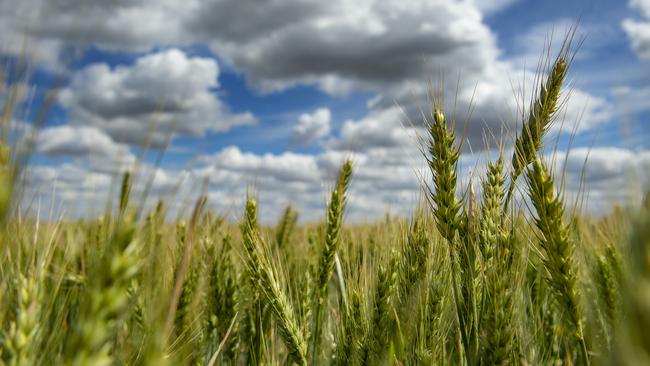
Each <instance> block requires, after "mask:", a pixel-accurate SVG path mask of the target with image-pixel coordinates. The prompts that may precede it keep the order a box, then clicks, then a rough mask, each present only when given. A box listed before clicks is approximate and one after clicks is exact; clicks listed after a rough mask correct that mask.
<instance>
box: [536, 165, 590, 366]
mask: <svg viewBox="0 0 650 366" xmlns="http://www.w3.org/2000/svg"><path fill="white" fill-rule="evenodd" d="M526 181H527V183H528V187H529V197H530V200H531V201H532V203H533V206H534V207H535V211H536V216H535V224H536V226H537V228H538V229H539V232H540V246H541V248H542V250H543V255H544V257H543V258H542V259H543V263H544V267H545V269H546V272H547V276H548V277H549V283H550V284H551V287H552V288H553V290H554V291H555V299H556V300H557V302H558V304H559V305H560V307H561V308H562V309H563V311H564V312H565V313H566V315H567V316H568V319H569V321H570V323H571V325H572V326H573V327H574V334H575V337H576V340H577V341H578V342H579V344H580V350H581V352H582V358H583V362H584V363H585V364H589V352H588V351H587V345H586V340H585V335H584V325H583V309H582V305H581V301H580V289H579V284H578V273H577V269H576V263H575V259H574V252H575V243H573V241H572V236H571V233H570V232H569V226H568V225H567V224H566V223H565V222H564V203H563V202H562V200H561V198H560V196H559V195H557V194H556V192H555V186H554V184H553V177H552V175H551V173H550V172H549V171H548V169H547V168H546V166H545V165H544V164H543V163H542V162H541V161H540V160H539V159H535V160H534V161H533V164H532V166H531V167H530V168H528V170H527V172H526Z"/></svg>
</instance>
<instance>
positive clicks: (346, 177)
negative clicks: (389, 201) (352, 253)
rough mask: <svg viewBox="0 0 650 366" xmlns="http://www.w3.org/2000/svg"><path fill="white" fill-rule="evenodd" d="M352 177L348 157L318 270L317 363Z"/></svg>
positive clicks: (314, 327) (314, 359) (315, 312)
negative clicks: (324, 308)
mask: <svg viewBox="0 0 650 366" xmlns="http://www.w3.org/2000/svg"><path fill="white" fill-rule="evenodd" d="M351 177H352V161H351V160H347V161H345V162H344V163H343V165H342V166H341V169H340V170H339V175H338V178H337V179H336V186H335V187H334V190H333V191H332V194H331V196H330V201H329V204H328V207H327V223H326V229H325V245H324V246H323V252H322V253H321V255H320V258H319V264H318V273H317V277H316V284H315V286H316V287H315V291H314V305H313V310H312V323H313V325H312V332H311V337H312V339H311V341H312V363H317V362H318V358H319V355H320V342H321V332H322V323H323V320H324V319H323V315H324V314H323V307H324V306H326V303H327V297H328V285H329V281H330V278H331V277H332V272H333V271H334V258H335V255H336V253H337V251H338V250H339V245H340V234H341V225H342V223H343V212H344V211H345V204H346V201H347V197H346V194H347V190H348V186H349V184H350V178H351Z"/></svg>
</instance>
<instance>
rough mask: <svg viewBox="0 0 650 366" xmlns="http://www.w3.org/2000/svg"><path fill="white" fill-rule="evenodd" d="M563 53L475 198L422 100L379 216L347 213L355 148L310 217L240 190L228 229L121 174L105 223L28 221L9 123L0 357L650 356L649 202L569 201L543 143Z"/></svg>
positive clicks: (7, 361) (380, 359) (438, 115)
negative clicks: (405, 172)
mask: <svg viewBox="0 0 650 366" xmlns="http://www.w3.org/2000/svg"><path fill="white" fill-rule="evenodd" d="M569 49H570V47H564V48H563V49H562V50H561V51H560V53H559V54H558V56H557V57H556V58H554V59H552V60H551V62H550V63H549V67H548V68H547V70H545V73H544V74H543V75H542V77H540V85H539V86H538V88H537V90H536V95H535V96H534V98H535V99H534V100H533V101H532V102H531V103H530V108H529V111H528V114H527V116H526V118H524V119H523V121H521V129H520V131H518V133H516V141H515V143H514V153H511V154H508V155H507V156H506V155H505V154H502V156H501V157H500V158H498V159H497V160H495V161H491V162H489V164H488V165H487V167H485V172H484V174H483V176H478V177H476V179H478V180H480V183H479V184H480V186H481V189H480V191H479V192H480V193H478V194H474V192H472V191H470V190H467V189H463V188H462V187H459V184H458V160H459V155H460V149H461V147H460V146H459V143H458V140H457V138H456V136H455V132H454V131H455V129H454V128H453V122H452V121H449V120H448V117H447V116H448V115H449V113H448V112H447V111H445V110H444V108H443V106H442V105H441V104H439V103H437V101H433V102H432V105H431V110H430V113H429V115H428V118H427V121H426V123H427V131H428V135H427V136H423V139H422V146H421V147H422V153H423V155H424V157H425V158H426V160H427V163H428V168H429V170H428V174H429V176H428V177H425V178H426V179H424V180H423V181H425V182H429V183H428V184H424V187H423V192H424V193H423V195H424V196H425V198H426V200H423V204H422V205H421V207H417V208H416V207H414V208H413V212H414V213H413V215H412V217H410V218H391V217H386V219H385V220H380V221H377V222H375V223H374V224H365V225H353V224H346V222H345V209H346V201H347V199H348V194H349V193H348V189H347V188H348V186H349V184H350V182H351V181H353V180H354V179H355V166H354V162H353V161H346V162H342V165H341V167H340V171H339V174H338V179H337V180H336V182H335V183H334V185H333V189H332V190H331V192H330V193H329V195H328V201H327V212H326V213H325V217H326V220H325V221H324V222H322V223H315V224H298V213H297V212H296V211H295V210H293V209H292V208H291V207H287V208H286V209H285V211H284V214H283V215H281V219H280V220H279V222H278V224H277V225H276V226H275V227H269V226H264V225H260V224H258V217H257V210H258V207H257V203H256V200H255V195H254V193H251V195H250V197H248V198H247V202H246V205H245V207H241V212H240V213H238V214H237V216H238V217H240V222H238V223H234V222H230V221H228V220H225V219H224V218H223V217H219V216H216V215H215V214H214V213H211V212H210V211H209V210H208V209H207V208H206V203H207V202H206V199H205V198H201V199H199V200H198V201H197V202H196V204H195V207H194V210H193V212H192V213H191V215H190V216H189V217H187V218H185V219H183V220H178V221H177V222H170V221H169V218H168V215H167V214H166V212H167V211H166V210H167V209H166V208H167V207H168V206H169V205H168V203H165V202H162V201H161V202H159V204H158V205H157V206H156V207H155V208H154V209H153V210H151V211H150V212H141V211H139V210H138V208H137V207H139V205H138V204H137V203H135V202H132V200H130V190H131V187H132V175H131V174H129V173H124V175H123V181H122V185H121V191H120V196H119V204H118V205H117V206H118V207H116V208H115V209H114V210H111V211H108V212H106V213H105V214H104V215H103V216H102V217H99V218H87V219H83V220H77V221H70V220H60V221H55V222H52V221H39V220H37V219H35V218H33V217H30V216H29V215H23V211H22V210H21V209H20V205H19V203H18V202H16V199H15V197H17V196H18V195H17V194H16V191H17V190H19V189H20V187H19V183H18V182H19V181H20V180H19V176H20V172H21V169H20V168H21V166H20V165H21V164H22V161H23V160H24V159H22V158H21V156H20V152H19V151H17V150H16V149H13V148H11V144H10V143H9V142H8V140H7V135H6V134H3V140H4V141H3V144H2V145H0V148H1V149H0V255H1V256H2V261H0V329H1V330H0V365H12V366H13V365H59V364H60V365H156V366H157V365H256V364H265V365H267V364H268V365H290V364H298V365H330V364H334V365H447V364H453V365H501V364H514V365H551V364H553V365H560V364H561V365H565V364H568V365H572V364H578V365H589V364H594V365H648V364H650V207H649V205H648V199H647V198H646V201H645V202H646V203H645V204H644V205H641V208H636V209H632V208H629V209H623V208H619V209H616V210H615V211H614V212H613V213H611V214H610V215H607V216H604V217H599V218H593V217H589V216H587V215H583V214H580V213H579V212H575V211H574V210H573V203H572V202H570V201H568V200H566V199H565V198H564V196H563V194H562V190H561V179H560V178H558V177H557V175H555V174H554V173H553V169H552V168H553V164H554V162H552V161H547V160H546V159H545V158H544V157H543V154H542V153H541V148H542V140H543V137H544V135H545V133H546V132H547V131H548V130H549V126H550V124H551V123H552V122H553V121H554V120H555V117H556V112H557V110H558V103H559V99H560V91H561V89H562V85H563V83H564V81H565V79H566V76H567V72H568V68H569V64H570V61H571V54H570V50H569ZM4 109H5V113H4V115H5V117H4V119H3V123H4V124H5V125H6V123H9V122H8V120H9V119H10V118H8V117H7V116H10V115H11V113H10V112H7V111H8V110H9V109H10V108H9V107H8V106H5V108H4ZM4 129H6V127H5V128H4ZM611 189H619V188H618V187H612V188H611ZM519 196H522V197H523V198H522V199H518V198H517V199H515V197H519ZM639 199H642V197H640V198H639Z"/></svg>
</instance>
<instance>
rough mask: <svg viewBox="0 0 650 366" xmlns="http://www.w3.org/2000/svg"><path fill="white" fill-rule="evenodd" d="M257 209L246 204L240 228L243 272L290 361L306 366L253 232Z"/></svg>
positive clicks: (297, 332)
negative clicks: (261, 299) (249, 278)
mask: <svg viewBox="0 0 650 366" xmlns="http://www.w3.org/2000/svg"><path fill="white" fill-rule="evenodd" d="M256 207H257V205H256V202H255V200H253V199H250V198H249V199H248V201H247V202H246V218H245V220H244V223H243V224H242V237H243V241H244V248H245V249H246V258H247V260H246V268H247V270H248V271H249V273H250V274H251V276H252V279H253V284H254V285H255V287H256V288H257V290H258V291H259V292H260V293H261V294H263V296H264V298H265V300H266V302H267V304H268V305H269V306H270V308H271V311H272V312H273V315H274V317H275V321H276V322H277V324H278V326H279V330H280V336H281V337H282V338H283V339H284V342H285V344H286V346H287V350H288V351H289V355H290V356H291V359H292V360H293V361H295V362H296V363H298V364H299V365H307V343H306V341H305V339H304V336H303V334H302V332H301V327H300V325H299V324H298V322H297V319H296V315H295V312H294V309H293V307H292V306H291V304H290V302H289V299H288V298H287V296H286V295H285V293H284V292H283V290H282V287H281V285H280V283H279V281H278V278H277V277H278V276H277V273H276V271H275V270H274V269H273V265H272V263H271V259H270V254H269V251H268V248H266V246H265V243H264V242H263V240H262V238H261V236H260V234H259V231H258V230H257V226H256V222H257V219H256V217H257V213H256V211H257V208H256Z"/></svg>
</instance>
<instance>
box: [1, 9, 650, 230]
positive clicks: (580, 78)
mask: <svg viewBox="0 0 650 366" xmlns="http://www.w3.org/2000/svg"><path fill="white" fill-rule="evenodd" d="M571 27H577V31H576V36H575V38H574V39H575V42H574V45H579V47H577V48H576V54H575V58H574V60H573V62H572V64H571V68H570V71H569V77H568V84H567V86H566V88H565V89H564V91H563V102H562V109H561V111H560V113H558V118H557V121H556V122H555V124H554V125H553V128H552V130H551V133H550V134H549V136H547V144H546V146H547V148H546V150H545V151H544V153H545V155H546V156H547V158H548V159H551V160H552V159H553V158H555V161H556V163H555V164H554V166H556V167H558V168H557V170H558V171H559V172H560V171H561V172H562V173H563V174H562V181H563V184H562V188H563V189H562V191H563V193H564V194H565V195H566V196H567V198H569V199H572V200H577V199H578V198H579V197H582V198H583V200H582V201H581V202H582V206H583V208H582V209H583V210H584V211H585V212H590V213H595V214H600V213H604V212H607V210H608V209H609V208H610V207H611V206H612V205H613V204H617V203H623V204H627V203H634V202H637V203H638V195H639V192H641V190H642V189H643V187H644V186H645V187H647V186H648V184H649V183H650V173H648V172H649V171H650V142H648V141H649V138H650V125H649V124H648V117H649V116H650V103H649V102H648V100H650V1H649V0H630V1H629V2H626V1H616V0H590V1H587V0H584V1H555V0H552V1H531V0H497V1H490V0H467V1H455V0H454V1H452V0H440V1H438V0H332V1H327V2H324V1H314V0H266V1H261V0H203V1H201V0H183V1H181V0H128V1H127V0H108V1H107V0H104V1H87V0H23V1H20V2H15V1H11V0H0V60H2V62H3V64H4V65H5V70H9V71H7V74H11V71H10V70H14V71H15V70H19V68H18V67H17V66H16V65H19V64H20V63H19V60H23V59H26V60H28V63H29V65H30V69H29V73H26V75H29V78H28V80H26V79H27V78H21V77H16V78H15V80H14V81H17V82H19V83H20V86H21V87H20V90H21V91H22V94H21V96H22V97H23V99H22V103H23V104H22V105H23V106H24V111H25V113H18V114H17V115H16V116H15V123H14V125H15V127H14V129H15V130H16V131H17V135H20V134H21V132H22V134H28V133H32V132H34V134H35V136H36V137H35V145H34V153H33V155H32V156H31V157H30V163H29V166H28V168H27V170H26V174H25V177H26V178H25V182H24V191H25V197H27V198H29V199H26V200H25V201H27V202H29V204H27V203H25V205H28V206H29V207H31V208H32V210H36V211H42V212H48V213H49V215H52V214H54V215H56V216H57V217H58V216H68V217H84V216H88V215H91V216H92V215H97V214H100V213H101V212H102V211H103V210H104V209H105V207H106V202H107V201H108V200H107V197H111V196H114V194H115V190H116V187H115V185H116V182H119V175H120V172H122V171H124V170H131V171H136V172H137V174H136V175H137V183H136V189H135V192H136V197H135V199H136V200H139V201H140V202H144V204H145V205H148V204H153V203H155V201H156V200H157V199H159V198H163V199H166V200H167V202H168V203H169V205H170V207H171V209H172V212H175V213H177V214H179V215H182V214H186V213H187V211H188V210H189V209H191V206H192V202H194V201H195V200H196V198H197V197H198V195H199V194H201V193H202V192H205V193H206V194H207V196H208V199H209V203H210V205H211V207H212V208H213V209H214V210H216V211H217V212H218V213H221V214H223V215H225V216H227V217H229V218H233V219H236V218H237V217H239V213H240V211H241V208H242V205H243V201H244V198H245V196H246V194H247V193H251V194H254V195H255V196H256V197H257V198H258V200H259V201H260V209H261V217H262V220H263V221H267V222H272V221H273V220H275V219H276V218H277V217H278V215H279V214H280V213H281V212H282V210H283V208H284V207H285V206H286V205H287V204H288V203H292V204H293V206H294V207H295V208H297V209H298V210H299V211H300V212H301V217H302V218H303V220H318V219H321V218H323V217H324V205H325V203H326V200H327V191H328V190H329V189H330V188H331V187H332V181H333V179H334V177H335V175H336V172H337V169H338V166H339V165H340V163H341V162H342V161H343V159H345V158H352V159H353V160H354V162H355V168H356V169H355V170H356V171H355V175H354V178H353V181H352V187H351V192H350V198H349V209H348V216H349V218H350V219H351V220H360V221H364V220H372V219H374V218H377V217H381V216H383V215H384V214H385V213H387V212H388V213H391V214H398V215H408V214H410V213H411V212H412V211H413V210H414V208H415V205H416V203H417V202H418V200H419V199H420V197H421V194H420V192H421V187H422V182H423V180H424V181H426V179H427V177H428V175H427V174H428V173H427V171H426V169H425V165H424V160H423V158H422V156H421V153H420V151H419V149H418V148H419V145H418V141H419V140H420V138H421V137H422V136H424V134H425V130H424V128H423V126H424V124H423V114H424V116H426V115H427V114H429V113H430V109H431V98H430V94H431V92H432V90H436V91H440V90H442V91H443V92H444V93H443V94H444V95H445V98H444V103H443V105H444V110H445V112H446V113H447V114H448V116H449V119H450V120H455V121H456V124H455V125H456V128H457V134H458V136H459V139H462V146H463V148H462V156H461V164H460V177H461V185H462V186H463V187H467V185H468V184H473V185H475V186H477V187H479V186H480V179H481V174H482V171H481V169H482V166H483V165H485V162H486V161H488V160H491V159H496V157H497V156H498V151H497V146H499V145H502V146H504V147H503V149H504V151H505V152H504V154H505V155H506V159H508V158H509V157H510V155H511V154H512V150H511V145H512V139H513V136H514V135H515V134H516V131H517V130H518V129H519V128H520V126H521V123H522V109H524V110H525V108H526V107H527V106H528V103H529V100H530V98H531V92H532V91H533V90H534V89H535V87H536V83H537V82H538V80H537V79H536V75H537V71H538V70H539V65H540V60H542V61H543V60H544V57H543V55H545V54H549V53H550V55H551V56H552V57H553V56H554V54H555V52H557V50H558V49H559V48H560V46H561V44H562V40H563V39H564V37H565V35H566V34H567V32H568V31H569V29H570V28H571ZM542 66H543V63H542ZM6 79H7V80H9V81H11V78H10V77H9V78H6ZM46 95H50V96H53V98H54V99H53V103H52V105H51V107H50V108H48V112H49V113H48V115H47V118H46V119H45V120H44V121H43V125H42V126H40V127H39V128H38V129H35V128H34V127H33V126H34V124H35V121H38V113H37V111H38V110H39V108H40V109H42V108H43V106H44V105H46V102H44V101H45V100H46ZM6 98H7V89H5V91H3V92H2V94H0V99H6ZM144 197H146V198H144ZM34 207H36V209H34Z"/></svg>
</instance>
